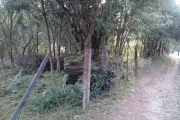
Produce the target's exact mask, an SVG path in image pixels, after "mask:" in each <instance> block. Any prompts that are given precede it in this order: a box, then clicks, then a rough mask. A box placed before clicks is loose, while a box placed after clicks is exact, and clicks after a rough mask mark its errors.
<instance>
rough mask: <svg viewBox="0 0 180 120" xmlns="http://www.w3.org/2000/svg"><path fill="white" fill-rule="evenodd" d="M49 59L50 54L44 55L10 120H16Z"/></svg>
mask: <svg viewBox="0 0 180 120" xmlns="http://www.w3.org/2000/svg"><path fill="white" fill-rule="evenodd" d="M49 58H50V54H48V55H46V57H45V58H44V60H43V61H42V63H41V66H40V67H39V68H38V70H37V72H36V74H35V75H34V78H33V79H32V80H31V83H30V85H29V87H28V88H27V90H26V92H25V94H24V96H23V97H22V99H21V101H20V102H19V104H18V106H17V107H16V109H15V111H14V113H13V115H12V116H11V119H10V120H16V118H17V117H18V114H19V113H20V111H21V109H22V107H23V106H24V104H25V102H26V100H27V99H28V97H29V94H30V93H31V91H32V89H33V87H34V86H35V84H36V82H37V80H38V79H39V77H40V75H41V73H42V71H43V69H44V67H45V65H46V64H47V62H48V60H49Z"/></svg>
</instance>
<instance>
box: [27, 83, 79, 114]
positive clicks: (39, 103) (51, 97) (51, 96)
mask: <svg viewBox="0 0 180 120" xmlns="http://www.w3.org/2000/svg"><path fill="white" fill-rule="evenodd" d="M45 86H46V88H44V90H43V91H42V89H41V88H39V87H42V86H38V87H37V90H39V89H41V92H40V93H36V94H35V95H33V96H31V98H30V99H29V101H28V102H29V104H32V105H34V106H35V107H34V110H37V111H38V112H40V111H43V110H48V109H51V108H53V107H54V106H56V105H74V106H75V105H76V106H77V105H80V104H81V102H79V101H81V100H82V91H81V87H80V86H79V85H69V86H68V87H67V88H65V89H62V88H60V87H59V86H53V87H52V86H51V85H48V84H46V85H45ZM36 92H37V91H36ZM78 102H79V104H78ZM75 103H77V104H75Z"/></svg>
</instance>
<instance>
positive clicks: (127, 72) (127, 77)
mask: <svg viewBox="0 0 180 120" xmlns="http://www.w3.org/2000/svg"><path fill="white" fill-rule="evenodd" d="M126 62H127V66H126V81H128V80H129V38H127V60H126Z"/></svg>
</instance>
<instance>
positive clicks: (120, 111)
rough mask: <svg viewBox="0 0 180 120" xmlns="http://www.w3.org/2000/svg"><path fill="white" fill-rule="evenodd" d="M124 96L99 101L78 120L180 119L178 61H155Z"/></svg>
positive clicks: (174, 57) (173, 57)
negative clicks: (112, 99) (113, 99)
mask: <svg viewBox="0 0 180 120" xmlns="http://www.w3.org/2000/svg"><path fill="white" fill-rule="evenodd" d="M141 76H142V77H141V78H139V80H138V81H137V82H136V83H135V85H133V86H132V87H131V88H130V90H131V92H129V93H128V94H127V95H124V96H123V97H121V98H118V99H117V100H115V101H113V102H108V101H109V99H108V98H107V99H105V100H104V101H106V102H103V103H101V102H99V103H97V104H96V105H94V106H93V107H92V108H90V110H88V111H87V113H85V114H84V115H83V116H81V117H79V118H80V119H83V120H84V119H85V120H180V70H179V58H178V57H177V55H175V54H173V55H171V60H169V61H168V62H167V61H166V62H155V63H152V65H151V66H150V67H149V68H148V69H144V70H143V71H142V73H141Z"/></svg>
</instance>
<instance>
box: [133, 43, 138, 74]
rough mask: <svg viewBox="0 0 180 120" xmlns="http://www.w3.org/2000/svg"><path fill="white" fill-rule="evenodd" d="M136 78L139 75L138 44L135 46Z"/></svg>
mask: <svg viewBox="0 0 180 120" xmlns="http://www.w3.org/2000/svg"><path fill="white" fill-rule="evenodd" d="M134 60H135V70H134V71H135V76H136V77H137V75H138V45H137V44H136V46H135V59H134Z"/></svg>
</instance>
